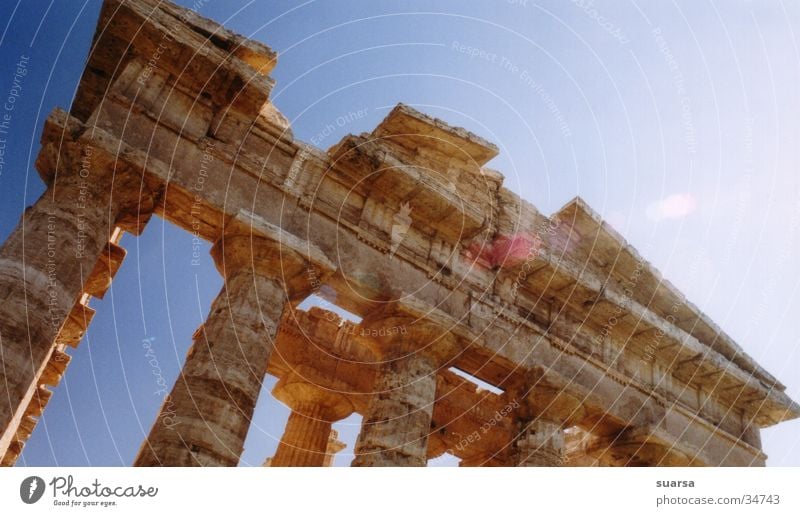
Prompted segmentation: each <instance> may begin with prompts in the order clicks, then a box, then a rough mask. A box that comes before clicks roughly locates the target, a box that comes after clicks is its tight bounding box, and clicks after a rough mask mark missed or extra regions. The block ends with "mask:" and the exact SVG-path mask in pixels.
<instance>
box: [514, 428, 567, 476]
mask: <svg viewBox="0 0 800 516" xmlns="http://www.w3.org/2000/svg"><path fill="white" fill-rule="evenodd" d="M516 446H517V454H518V458H517V465H518V466H562V465H563V464H564V430H563V429H562V425H561V423H557V422H553V421H547V420H544V419H535V420H533V421H530V422H528V423H527V424H525V425H523V428H522V431H521V433H520V437H519V439H517V442H516Z"/></svg>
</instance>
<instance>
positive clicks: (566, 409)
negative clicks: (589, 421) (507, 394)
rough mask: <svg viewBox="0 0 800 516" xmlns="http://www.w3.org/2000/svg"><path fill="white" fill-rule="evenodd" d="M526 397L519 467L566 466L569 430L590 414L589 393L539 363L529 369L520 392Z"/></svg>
mask: <svg viewBox="0 0 800 516" xmlns="http://www.w3.org/2000/svg"><path fill="white" fill-rule="evenodd" d="M516 396H517V397H519V398H521V399H522V400H523V403H521V404H520V408H519V409H518V413H517V415H518V421H519V429H520V431H519V435H518V436H517V439H516V442H515V443H514V445H515V447H516V450H515V452H516V456H517V465H518V466H564V465H565V464H566V446H565V441H566V434H565V430H566V429H567V428H570V427H572V426H575V425H576V424H578V423H579V422H580V421H582V420H583V418H584V417H585V415H586V410H585V408H584V403H585V402H586V400H587V399H588V397H589V394H588V393H587V392H585V391H583V390H579V389H578V388H577V387H576V386H574V385H572V383H571V382H570V381H569V380H568V379H567V378H563V377H561V376H560V375H558V374H556V373H554V372H553V371H551V370H550V369H548V368H546V367H542V366H536V367H534V368H532V370H531V371H529V372H528V374H527V378H526V385H525V386H524V388H523V390H522V391H521V392H518V393H517V394H516Z"/></svg>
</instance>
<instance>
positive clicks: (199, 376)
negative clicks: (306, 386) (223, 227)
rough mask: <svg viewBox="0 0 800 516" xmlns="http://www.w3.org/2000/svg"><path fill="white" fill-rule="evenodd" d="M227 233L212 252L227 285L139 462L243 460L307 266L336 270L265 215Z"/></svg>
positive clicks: (303, 289)
mask: <svg viewBox="0 0 800 516" xmlns="http://www.w3.org/2000/svg"><path fill="white" fill-rule="evenodd" d="M228 231H229V233H227V234H225V235H224V236H223V237H222V238H221V239H220V240H219V242H217V244H215V246H214V248H213V249H212V255H213V256H214V258H215V263H216V265H217V267H218V268H219V269H220V271H221V272H222V273H223V276H224V277H225V285H224V286H223V288H222V291H221V292H220V294H219V295H218V296H217V298H216V299H215V301H214V303H213V304H212V306H211V312H210V313H209V316H208V319H207V320H206V322H205V324H203V325H202V326H201V327H200V328H199V329H198V330H197V332H195V336H194V342H193V344H192V347H191V349H190V350H189V353H188V355H187V357H186V363H185V364H184V367H183V370H182V371H181V375H180V377H179V378H178V380H177V381H176V382H175V386H174V387H173V389H172V392H171V393H170V394H169V396H168V397H167V398H166V399H165V400H164V404H163V406H162V408H161V411H160V414H159V416H158V418H157V419H156V422H155V424H154V426H153V429H152V430H151V432H150V436H149V437H148V439H147V441H146V442H145V443H144V444H143V445H142V448H141V450H140V451H139V455H138V457H137V458H136V461H135V465H137V466H153V465H165V466H235V465H236V464H238V462H239V458H240V456H241V453H242V450H243V449H244V441H245V438H246V437H247V431H248V429H249V428H250V422H251V420H252V416H253V411H254V410H255V406H256V401H257V399H258V395H259V392H260V391H261V384H262V381H263V378H264V371H265V370H266V368H267V363H268V361H269V358H270V354H271V353H272V347H273V345H274V340H275V334H276V331H277V326H278V323H279V322H280V319H281V314H282V313H283V310H284V308H285V306H286V304H287V303H288V302H296V301H297V300H298V299H301V298H303V297H305V296H306V295H307V294H308V293H309V292H311V290H312V288H313V286H311V285H309V284H308V282H307V280H306V279H305V276H304V273H305V272H306V271H307V270H310V269H313V267H314V266H315V265H318V264H320V263H323V264H324V265H325V266H326V267H331V264H330V263H329V262H326V261H325V258H324V257H320V256H317V254H315V253H318V252H317V251H314V250H313V247H309V246H306V247H304V246H303V244H302V243H301V242H296V241H294V240H292V239H288V240H286V239H282V237H281V236H280V234H279V233H276V232H275V230H274V228H273V227H272V226H270V225H268V224H262V223H261V222H260V221H259V220H258V219H253V218H252V217H244V218H243V217H237V218H236V219H233V220H232V221H231V222H230V223H229V229H228ZM303 252H306V253H309V256H308V258H305V257H304V256H303V254H302V253H303ZM329 432H330V428H328V432H326V433H325V437H324V439H325V441H326V442H327V436H328V433H329ZM323 451H324V448H323Z"/></svg>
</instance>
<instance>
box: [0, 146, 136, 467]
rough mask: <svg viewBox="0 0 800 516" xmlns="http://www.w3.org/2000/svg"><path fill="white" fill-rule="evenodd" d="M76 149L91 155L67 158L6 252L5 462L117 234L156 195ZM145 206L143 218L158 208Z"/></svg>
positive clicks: (0, 273) (0, 398)
mask: <svg viewBox="0 0 800 516" xmlns="http://www.w3.org/2000/svg"><path fill="white" fill-rule="evenodd" d="M73 150H74V151H75V156H77V155H78V154H80V153H81V152H82V154H81V155H82V156H83V157H82V158H80V157H76V158H74V159H73V160H66V159H64V160H62V162H61V163H60V166H61V167H63V169H62V170H60V171H59V175H58V177H57V179H55V180H54V181H53V182H52V183H51V184H50V186H49V187H48V189H47V190H46V191H45V193H44V194H42V196H41V197H40V198H39V200H38V201H36V203H35V204H34V205H33V206H30V207H29V208H27V209H26V210H25V213H24V215H23V217H22V220H21V221H20V223H19V225H18V226H17V228H16V229H15V230H14V232H13V233H12V234H11V235H10V236H9V237H8V239H7V240H6V242H5V243H4V244H3V246H2V248H0V299H2V300H3V302H2V303H0V360H1V361H2V366H1V367H0V432H2V435H0V456H2V455H4V453H5V451H6V449H7V448H8V446H9V444H10V443H11V440H12V438H13V435H14V433H15V432H16V430H17V428H18V426H19V424H20V421H21V419H22V417H23V415H24V412H25V410H26V408H27V407H28V406H29V404H30V402H31V401H32V399H33V395H34V394H35V393H36V391H37V387H38V386H37V385H36V380H37V378H39V377H40V375H41V374H42V372H43V371H44V369H45V367H46V365H47V360H48V358H49V357H50V355H51V354H52V352H53V349H54V346H55V344H56V340H57V339H56V337H57V335H58V334H59V332H60V331H61V330H62V327H63V326H64V325H65V322H66V321H67V318H68V316H69V314H70V312H71V311H72V309H73V307H74V306H76V305H77V304H78V303H79V301H80V298H81V296H82V294H83V292H84V284H85V283H86V281H87V279H88V277H89V276H90V274H91V273H92V270H93V269H94V268H95V265H96V263H97V261H98V258H99V257H100V255H101V252H102V251H103V249H104V248H105V246H106V244H107V243H108V241H109V238H110V236H111V234H112V232H113V231H114V229H115V227H117V226H119V225H122V223H121V219H122V218H123V217H128V216H129V215H130V212H134V213H136V212H137V210H138V204H139V198H140V194H141V195H143V196H146V197H149V194H147V193H146V192H143V191H142V189H141V187H140V185H139V178H138V176H136V175H135V174H132V173H130V172H129V171H127V170H124V169H123V168H122V166H120V167H119V169H118V170H117V175H116V177H115V176H114V175H113V174H112V173H111V169H110V165H109V164H108V163H105V162H104V160H103V159H101V157H100V156H99V155H93V151H92V150H91V148H89V147H86V148H85V149H82V150H79V149H77V148H75V149H73ZM64 152H65V153H67V152H68V150H66V149H65V150H64ZM69 152H72V151H69ZM47 166H48V165H40V168H44V167H47ZM47 172H50V171H49V170H48V171H47ZM144 204H145V206H146V207H145V209H144V210H143V213H142V218H143V219H145V218H147V216H149V209H150V207H151V203H150V202H148V203H144ZM145 212H147V215H145ZM129 229H130V228H129ZM139 229H141V228H139Z"/></svg>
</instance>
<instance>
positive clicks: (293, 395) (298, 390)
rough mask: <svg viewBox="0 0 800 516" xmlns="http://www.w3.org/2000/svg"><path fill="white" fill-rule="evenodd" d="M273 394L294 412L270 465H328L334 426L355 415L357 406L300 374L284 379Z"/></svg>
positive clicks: (339, 394)
mask: <svg viewBox="0 0 800 516" xmlns="http://www.w3.org/2000/svg"><path fill="white" fill-rule="evenodd" d="M273 394H274V395H275V397H276V398H278V399H279V400H281V401H282V402H284V403H286V404H287V405H288V406H289V407H291V409H292V413H291V414H290V415H289V421H288V422H287V423H286V429H285V430H284V433H283V437H281V442H280V444H278V449H277V451H276V452H275V456H274V457H273V458H272V461H271V463H270V465H271V466H273V467H275V466H324V465H325V462H326V461H327V460H328V456H329V455H328V454H329V451H328V447H329V441H330V436H331V430H332V429H331V425H332V424H333V423H334V422H336V421H339V420H340V419H344V418H345V417H347V416H349V415H350V414H352V412H353V405H352V404H351V403H350V402H349V401H348V400H347V397H346V396H344V395H343V394H341V393H338V392H335V391H331V390H328V389H325V388H322V387H320V386H318V385H314V384H312V383H309V382H308V381H306V380H305V379H304V378H303V377H302V376H301V375H298V374H293V375H291V376H289V377H287V378H284V379H281V381H280V382H278V384H277V385H276V386H275V389H274V390H273ZM331 460H332V457H331Z"/></svg>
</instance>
